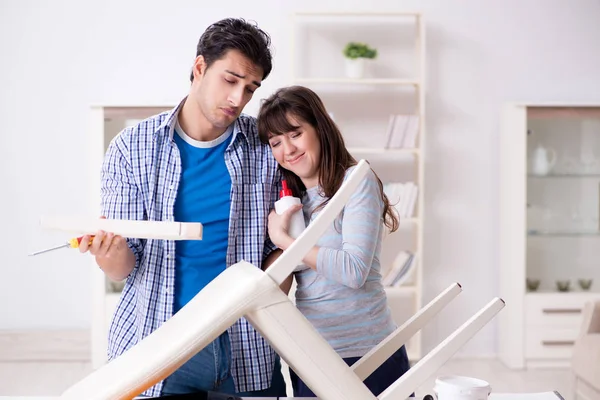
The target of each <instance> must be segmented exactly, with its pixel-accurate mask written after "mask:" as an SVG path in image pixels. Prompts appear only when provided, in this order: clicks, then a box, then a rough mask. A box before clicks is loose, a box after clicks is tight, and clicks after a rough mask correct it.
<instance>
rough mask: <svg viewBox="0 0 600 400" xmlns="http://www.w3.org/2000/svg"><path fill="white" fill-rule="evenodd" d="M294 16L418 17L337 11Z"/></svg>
mask: <svg viewBox="0 0 600 400" xmlns="http://www.w3.org/2000/svg"><path fill="white" fill-rule="evenodd" d="M294 15H296V16H298V17H369V18H370V17H420V16H421V13H418V12H386V13H383V12H360V11H354V12H339V11H331V12H328V11H324V12H316V11H315V12H312V11H311V12H296V13H294Z"/></svg>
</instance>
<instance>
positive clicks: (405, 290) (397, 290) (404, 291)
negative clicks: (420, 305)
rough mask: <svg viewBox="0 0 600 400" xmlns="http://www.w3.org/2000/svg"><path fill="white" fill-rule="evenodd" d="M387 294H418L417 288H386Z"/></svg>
mask: <svg viewBox="0 0 600 400" xmlns="http://www.w3.org/2000/svg"><path fill="white" fill-rule="evenodd" d="M384 288H385V290H386V292H393V293H400V294H414V293H417V292H418V289H417V287H416V286H384Z"/></svg>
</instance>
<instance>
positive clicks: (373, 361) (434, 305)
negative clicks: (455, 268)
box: [351, 283, 462, 381]
mask: <svg viewBox="0 0 600 400" xmlns="http://www.w3.org/2000/svg"><path fill="white" fill-rule="evenodd" d="M461 291H462V288H461V286H460V285H459V284H458V283H453V284H452V285H450V286H449V287H448V288H447V289H446V290H445V291H443V292H442V293H441V294H439V295H438V296H437V297H436V298H435V299H433V300H432V301H430V302H429V304H427V305H426V306H425V307H423V308H421V309H420V310H419V311H418V312H417V313H416V314H415V315H413V316H412V317H411V318H410V319H409V320H408V321H406V322H405V323H404V324H403V325H402V326H400V327H398V328H397V329H396V330H395V331H394V332H392V333H391V334H390V335H389V336H388V337H386V338H385V339H384V340H382V341H381V343H379V344H378V345H377V346H375V347H374V348H373V349H371V351H369V352H368V353H367V354H365V355H364V356H362V357H361V359H360V360H358V361H357V362H356V363H354V364H353V365H352V367H351V368H352V369H353V370H354V373H355V374H356V375H357V376H358V377H359V378H360V379H361V380H363V381H364V380H365V379H367V377H369V375H371V374H372V373H373V372H375V370H376V369H377V368H379V366H380V365H381V364H383V363H384V362H385V361H386V360H387V359H388V358H390V357H391V356H392V354H394V353H395V352H396V351H397V350H398V349H399V348H400V347H402V345H403V344H405V343H406V342H408V340H409V339H410V338H411V337H413V336H414V334H415V333H417V332H418V331H419V330H421V329H422V328H423V326H425V324H427V323H428V322H429V321H430V320H431V318H433V317H434V316H436V315H437V314H438V313H439V312H440V311H441V310H442V309H443V308H444V307H445V306H447V305H448V304H449V303H450V301H452V299H454V298H455V297H456V296H458V294H459V293H460V292H461Z"/></svg>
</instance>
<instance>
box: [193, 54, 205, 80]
mask: <svg viewBox="0 0 600 400" xmlns="http://www.w3.org/2000/svg"><path fill="white" fill-rule="evenodd" d="M205 71H206V62H205V61H204V57H203V56H198V57H196V59H195V60H194V66H193V68H192V73H193V74H194V80H195V79H197V78H200V77H202V75H204V72H205Z"/></svg>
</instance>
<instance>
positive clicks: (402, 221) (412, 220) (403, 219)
mask: <svg viewBox="0 0 600 400" xmlns="http://www.w3.org/2000/svg"><path fill="white" fill-rule="evenodd" d="M407 222H408V223H410V224H418V223H419V218H417V217H410V218H409V217H400V225H402V224H405V223H407Z"/></svg>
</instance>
